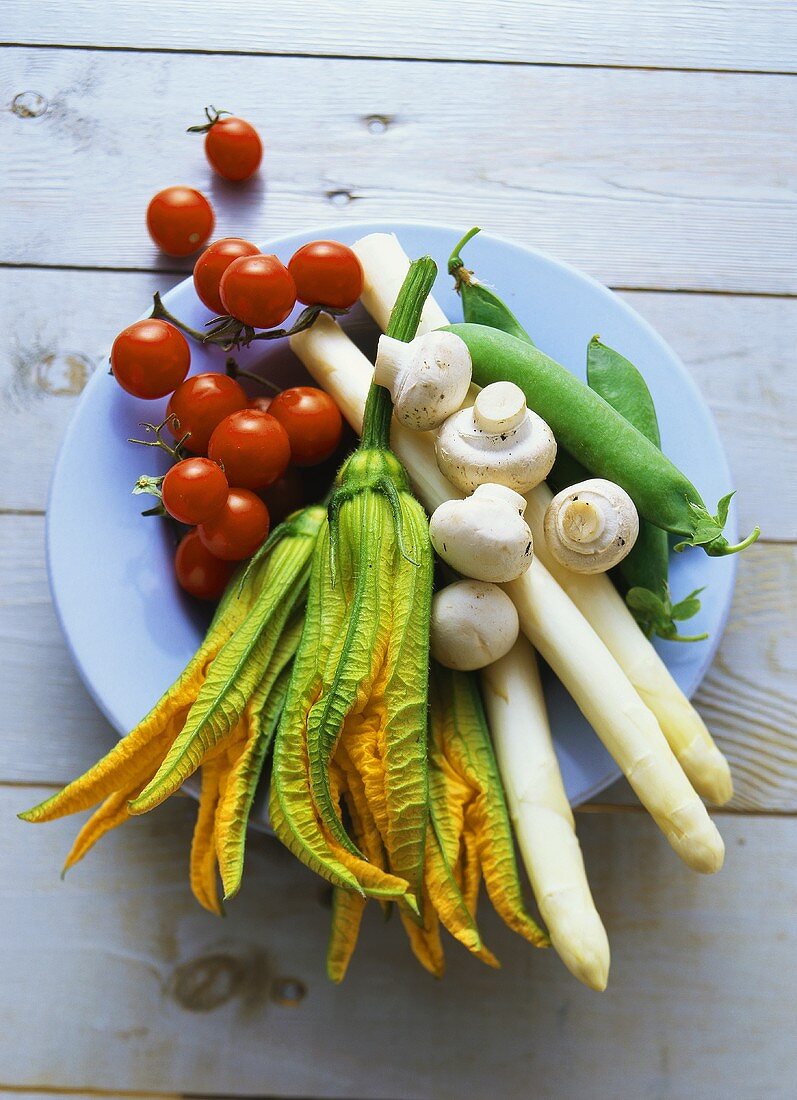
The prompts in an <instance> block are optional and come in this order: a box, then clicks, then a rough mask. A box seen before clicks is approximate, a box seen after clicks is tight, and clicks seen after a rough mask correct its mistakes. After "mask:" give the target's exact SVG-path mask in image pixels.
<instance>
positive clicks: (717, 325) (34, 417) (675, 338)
mask: <svg viewBox="0 0 797 1100" xmlns="http://www.w3.org/2000/svg"><path fill="white" fill-rule="evenodd" d="M175 281H176V277H175V276H165V275H162V274H161V275H150V274H138V273H116V272H63V271H41V270H9V269H5V270H3V269H0V326H2V330H3V332H4V333H5V334H6V337H7V340H8V351H7V352H5V353H3V354H2V355H0V398H1V399H2V401H3V406H4V410H5V415H4V431H3V436H2V440H1V441H0V454H2V458H3V462H4V470H5V477H4V478H3V482H2V485H0V510H1V509H4V508H5V509H11V508H14V509H27V510H30V509H34V510H40V509H42V508H43V507H44V504H45V500H46V494H47V486H48V484H49V480H50V474H51V471H52V463H53V460H54V458H55V453H56V450H57V447H58V443H59V441H60V438H61V435H62V433H63V431H64V429H65V427H66V424H67V423H68V421H69V419H70V417H71V415H72V411H73V409H74V406H75V401H76V392H77V391H79V389H80V386H81V383H82V382H83V381H84V380H85V379H86V378H87V377H88V374H89V372H90V371H91V370H93V369H95V367H97V366H100V367H102V365H103V363H104V356H103V355H102V350H103V349H105V351H106V352H107V349H108V347H109V346H110V344H111V342H112V340H113V337H114V336H115V334H116V332H118V331H119V329H121V328H122V327H124V326H125V325H126V324H129V323H130V322H131V321H133V320H134V319H135V318H136V317H137V316H139V315H140V314H141V313H142V312H143V311H144V310H145V309H146V307H147V304H148V302H149V301H150V299H151V295H152V293H153V291H154V290H155V289H157V288H159V287H160V288H161V289H164V288H168V287H169V286H171V285H172V284H173V283H174V282H175ZM624 297H625V298H626V299H627V300H628V301H629V302H630V304H631V305H632V306H633V307H634V308H635V309H637V310H638V311H639V312H640V313H641V314H642V316H643V317H645V318H647V319H648V320H650V321H651V322H652V323H653V324H654V325H655V327H656V328H658V329H659V330H660V331H661V333H662V334H663V335H664V336H665V338H666V339H668V340H669V341H670V343H671V344H672V346H673V347H674V348H675V350H676V351H677V352H678V354H679V355H680V356H681V357H682V358H683V360H684V362H685V363H686V364H687V366H688V367H689V368H690V370H691V371H692V373H693V374H694V376H695V378H696V379H697V382H698V384H699V385H700V387H701V389H702V391H703V393H704V395H705V397H706V398H707V400H708V402H709V404H710V406H711V408H712V411H713V412H714V415H715V416H716V418H717V423H718V425H719V429H720V433H721V435H722V438H723V441H724V443H725V447H726V449H727V451H728V455H729V457H730V462H731V468H732V470H733V473H734V478H735V480H734V485H735V487H736V488H737V489H738V498H737V499H738V501H739V505H740V512H741V516H740V523H741V526H742V527H744V528H745V530H747V529H748V528H749V527H751V526H752V525H753V524H754V523H760V524H761V526H762V528H763V531H764V537H765V538H766V539H767V540H771V541H774V540H777V539H795V538H797V446H795V443H796V442H797V441H796V440H795V435H796V433H795V426H794V417H793V415H792V411H791V410H792V408H793V407H794V404H795V402H796V401H797V373H795V371H794V370H793V369H792V368H791V363H792V361H793V355H794V351H793V349H794V348H795V347H797V301H794V300H790V299H787V300H783V299H767V298H729V297H728V298H726V297H724V296H720V295H696V294H685V295H680V294H648V293H634V294H626V295H624ZM54 302H57V303H58V308H57V310H54V309H53V303H54ZM751 409H754V410H755V413H754V415H751ZM762 486H767V487H768V488H767V491H766V492H762Z"/></svg>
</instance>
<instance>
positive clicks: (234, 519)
mask: <svg viewBox="0 0 797 1100" xmlns="http://www.w3.org/2000/svg"><path fill="white" fill-rule="evenodd" d="M268 529H269V515H268V508H267V507H266V506H265V504H264V503H263V501H262V500H261V499H260V497H258V496H255V494H254V493H252V492H250V491H249V490H248V489H230V491H229V493H228V495H227V502H226V503H225V505H224V507H223V508H222V510H221V511H220V512H219V514H218V515H217V516H215V517H214V518H213V519H212V520H210V521H209V522H208V523H203V524H200V526H199V527H197V531H198V532H199V537H200V538H201V539H202V543H203V545H204V546H205V547H206V548H207V549H208V550H209V551H210V552H211V554H214V555H215V556H216V557H217V558H221V560H222V561H242V560H243V559H244V558H248V557H250V556H251V555H252V554H254V552H255V550H257V548H258V546H260V545H261V543H262V542H263V540H264V539H265V538H266V536H267V535H268Z"/></svg>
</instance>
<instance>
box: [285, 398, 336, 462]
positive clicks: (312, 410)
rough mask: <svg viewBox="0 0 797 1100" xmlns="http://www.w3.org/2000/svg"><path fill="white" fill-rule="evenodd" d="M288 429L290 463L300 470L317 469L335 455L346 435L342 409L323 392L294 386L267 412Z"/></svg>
mask: <svg viewBox="0 0 797 1100" xmlns="http://www.w3.org/2000/svg"><path fill="white" fill-rule="evenodd" d="M268 411H269V413H270V415H271V416H273V417H274V419H275V420H278V421H279V422H280V424H281V425H282V426H283V428H284V429H285V431H286V433H287V436H288V440H289V442H290V446H291V459H292V461H293V462H294V463H295V464H296V465H297V466H315V465H316V464H317V463H319V462H323V461H324V460H325V459H327V458H329V456H330V455H331V454H333V453H334V451H335V449H336V448H337V445H338V443H340V437H341V435H342V433H343V418H342V417H341V415H340V409H338V406H337V405H336V404H335V402H334V401H333V400H332V398H331V397H330V396H329V394H328V393H324V391H323V390H318V389H316V388H315V387H314V386H293V387H292V388H291V389H289V390H283V391H282V393H278V394H277V396H276V397H275V398H273V400H272V402H271V404H270V405H269V409H268Z"/></svg>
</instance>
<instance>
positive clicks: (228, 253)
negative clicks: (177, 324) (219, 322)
mask: <svg viewBox="0 0 797 1100" xmlns="http://www.w3.org/2000/svg"><path fill="white" fill-rule="evenodd" d="M259 252H260V249H259V248H258V247H257V245H254V244H250V243H249V241H245V240H243V238H241V237H223V238H222V239H221V240H220V241H214V242H213V244H211V245H209V246H208V247H207V248H206V249H205V251H204V252H203V253H202V255H201V256H200V257H199V259H198V260H197V262H196V263H195V264H194V290H196V292H197V295H198V296H199V299H200V301H201V302H202V303H203V304H204V305H206V306H207V307H208V309H210V310H212V311H213V312H214V313H224V305H223V303H222V300H221V296H220V295H219V282H220V281H221V277H222V275H223V274H224V272H225V271H226V270H227V268H228V267H229V266H230V264H231V263H232V262H233V260H237V259H238V258H239V257H240V256H257V255H258V254H259Z"/></svg>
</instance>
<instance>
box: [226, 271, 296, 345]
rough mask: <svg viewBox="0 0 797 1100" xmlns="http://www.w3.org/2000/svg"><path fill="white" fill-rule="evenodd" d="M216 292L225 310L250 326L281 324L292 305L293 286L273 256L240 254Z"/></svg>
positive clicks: (286, 273) (293, 301)
mask: <svg viewBox="0 0 797 1100" xmlns="http://www.w3.org/2000/svg"><path fill="white" fill-rule="evenodd" d="M219 293H220V295H221V300H222V303H223V305H224V308H225V310H226V311H227V313H229V314H230V316H231V317H234V318H235V319H236V320H237V321H242V322H243V323H244V324H245V325H249V326H250V327H251V328H275V327H276V326H277V325H281V324H282V322H283V321H284V320H285V318H286V317H287V316H288V314H289V313H290V312H291V310H292V309H293V307H294V306H295V305H296V287H295V286H294V283H293V279H292V277H291V274H290V272H289V271H288V269H287V267H285V265H284V264H283V263H281V262H280V261H279V260H278V259H277V257H276V256H241V257H239V258H238V259H237V260H233V262H232V263H231V264H230V266H229V267H228V268H227V270H226V271H225V272H224V274H223V275H222V277H221V283H220V284H219Z"/></svg>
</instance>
